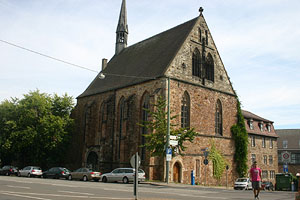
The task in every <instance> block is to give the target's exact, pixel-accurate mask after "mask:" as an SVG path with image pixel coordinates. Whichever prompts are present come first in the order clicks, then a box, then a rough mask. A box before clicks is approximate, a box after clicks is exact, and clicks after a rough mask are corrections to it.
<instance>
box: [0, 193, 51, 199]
mask: <svg viewBox="0 0 300 200" xmlns="http://www.w3.org/2000/svg"><path fill="white" fill-rule="evenodd" d="M1 194H4V195H8V196H15V197H22V198H28V199H39V200H52V199H45V198H40V197H31V196H25V195H20V194H14V193H10V192H8V193H6V192H1Z"/></svg>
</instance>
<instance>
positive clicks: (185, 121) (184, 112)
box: [181, 92, 190, 128]
mask: <svg viewBox="0 0 300 200" xmlns="http://www.w3.org/2000/svg"><path fill="white" fill-rule="evenodd" d="M188 127H190V97H189V94H188V93H187V92H184V94H183V97H182V100H181V128H188Z"/></svg>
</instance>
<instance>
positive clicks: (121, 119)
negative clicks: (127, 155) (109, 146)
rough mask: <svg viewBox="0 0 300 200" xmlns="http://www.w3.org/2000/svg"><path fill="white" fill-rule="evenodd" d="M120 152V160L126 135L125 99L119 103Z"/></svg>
mask: <svg viewBox="0 0 300 200" xmlns="http://www.w3.org/2000/svg"><path fill="white" fill-rule="evenodd" d="M118 118H119V122H118V124H119V151H118V158H119V159H120V155H121V140H122V139H123V137H124V135H125V132H126V130H125V128H126V127H125V124H124V123H125V122H124V119H125V100H124V97H122V98H121V99H120V102H119V117H118Z"/></svg>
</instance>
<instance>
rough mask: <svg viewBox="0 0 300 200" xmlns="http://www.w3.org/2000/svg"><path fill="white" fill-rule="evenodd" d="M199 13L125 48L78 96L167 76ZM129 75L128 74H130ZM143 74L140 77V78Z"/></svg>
mask: <svg viewBox="0 0 300 200" xmlns="http://www.w3.org/2000/svg"><path fill="white" fill-rule="evenodd" d="M197 19H198V17H196V18H194V19H192V20H190V21H188V22H185V23H183V24H181V25H178V26H176V27H174V28H171V29H169V30H167V31H164V32H162V33H160V34H157V35H155V36H153V37H151V38H148V39H146V40H144V41H142V42H139V43H137V44H134V45H132V46H129V47H127V48H125V49H123V50H122V51H121V52H120V53H119V54H118V55H115V56H113V58H112V59H111V60H110V61H109V62H108V63H107V67H106V68H105V69H104V70H103V73H104V74H105V79H99V78H98V76H99V75H97V76H96V78H95V79H94V80H93V82H92V83H91V84H90V85H89V87H88V88H87V89H86V90H85V91H84V92H83V93H82V94H81V95H80V96H78V98H81V97H85V96H90V95H94V94H98V93H102V92H106V91H110V90H114V89H118V88H123V87H127V86H130V85H134V84H138V83H141V82H144V81H149V80H153V79H155V78H158V77H163V76H164V73H165V72H166V70H167V68H168V66H169V64H170V63H171V62H172V60H173V59H174V57H175V56H176V54H177V52H178V51H179V49H180V47H181V46H182V44H183V43H184V41H185V40H186V38H187V36H188V35H189V33H190V32H191V30H192V29H193V27H194V25H195V23H196V21H197ZM118 74H119V75H120V74H121V75H122V76H116V75H118ZM126 76H127V77H126ZM137 77H140V78H137Z"/></svg>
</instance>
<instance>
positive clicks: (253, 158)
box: [251, 154, 256, 164]
mask: <svg viewBox="0 0 300 200" xmlns="http://www.w3.org/2000/svg"><path fill="white" fill-rule="evenodd" d="M254 161H256V155H255V154H251V162H252V164H253V163H254Z"/></svg>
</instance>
